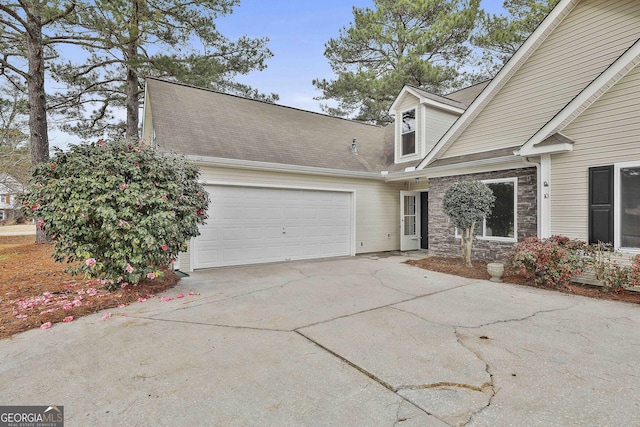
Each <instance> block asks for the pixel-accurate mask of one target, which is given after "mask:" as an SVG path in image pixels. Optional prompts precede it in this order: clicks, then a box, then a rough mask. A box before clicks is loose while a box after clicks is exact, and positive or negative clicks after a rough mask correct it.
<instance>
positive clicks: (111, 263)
mask: <svg viewBox="0 0 640 427" xmlns="http://www.w3.org/2000/svg"><path fill="white" fill-rule="evenodd" d="M198 175H199V172H198V170H197V168H196V167H195V166H194V165H191V164H189V163H187V162H186V160H185V159H184V158H183V157H180V156H177V155H174V154H163V153H159V152H157V151H156V150H155V149H154V148H153V147H151V146H149V145H147V144H145V143H144V142H143V141H120V142H109V143H105V142H103V141H99V142H97V143H90V144H81V145H76V146H72V147H71V149H70V150H69V151H67V152H63V151H61V150H56V151H55V154H54V155H53V157H52V158H51V160H50V161H49V162H46V163H42V164H40V165H38V166H37V168H36V169H35V171H34V173H33V177H32V180H31V183H30V187H29V189H28V192H27V193H26V194H25V196H24V197H23V199H22V200H23V203H22V204H23V206H22V209H23V212H25V214H26V215H28V216H30V217H34V218H35V217H37V218H39V221H38V227H41V228H43V229H44V230H45V231H46V232H47V234H48V236H49V237H50V238H51V240H52V242H53V244H54V248H55V251H54V258H55V259H56V261H59V262H62V261H66V262H69V263H73V264H72V265H71V266H70V267H69V268H68V269H67V270H68V271H69V272H70V273H72V274H80V273H83V274H84V275H85V276H87V277H95V278H99V279H100V280H102V283H103V284H104V285H105V287H107V288H108V289H111V290H113V289H115V288H117V287H124V286H126V285H127V284H136V283H138V281H139V280H140V279H142V278H144V277H146V278H148V279H153V278H155V277H157V276H158V275H159V274H161V273H160V271H161V269H162V268H163V267H166V266H168V265H169V264H170V263H171V262H173V260H174V259H175V258H176V257H177V256H178V253H179V252H181V251H184V250H185V249H186V242H187V241H188V240H189V239H190V238H191V237H195V236H197V235H199V231H198V224H203V223H204V221H205V219H206V218H207V214H206V211H207V208H208V205H209V196H208V194H207V193H206V192H205V190H204V188H203V186H202V185H201V184H200V183H199V182H198Z"/></svg>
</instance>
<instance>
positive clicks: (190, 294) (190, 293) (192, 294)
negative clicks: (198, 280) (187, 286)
mask: <svg viewBox="0 0 640 427" xmlns="http://www.w3.org/2000/svg"><path fill="white" fill-rule="evenodd" d="M187 295H189V296H190V297H192V296H194V295H195V294H194V293H193V292H189V293H188V294H187Z"/></svg>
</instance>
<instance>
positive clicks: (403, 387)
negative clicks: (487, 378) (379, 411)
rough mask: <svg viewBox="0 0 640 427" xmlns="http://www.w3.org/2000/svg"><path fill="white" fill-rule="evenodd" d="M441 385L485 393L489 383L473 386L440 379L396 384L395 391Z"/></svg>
mask: <svg viewBox="0 0 640 427" xmlns="http://www.w3.org/2000/svg"><path fill="white" fill-rule="evenodd" d="M463 347H464V346H463ZM465 348H466V347H465ZM481 360H482V359H481ZM443 387H455V388H464V389H467V390H473V391H479V392H482V393H486V390H487V388H490V387H491V383H489V382H485V383H484V384H482V385H481V386H475V385H471V384H462V383H454V382H448V381H440V382H437V383H433V384H421V385H401V386H398V387H397V388H396V391H402V390H425V389H431V388H443Z"/></svg>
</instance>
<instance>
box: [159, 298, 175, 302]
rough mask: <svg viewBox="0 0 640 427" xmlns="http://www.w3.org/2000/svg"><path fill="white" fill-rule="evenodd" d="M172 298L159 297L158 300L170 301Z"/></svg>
mask: <svg viewBox="0 0 640 427" xmlns="http://www.w3.org/2000/svg"><path fill="white" fill-rule="evenodd" d="M172 299H173V298H171V297H160V302H167V301H171V300H172Z"/></svg>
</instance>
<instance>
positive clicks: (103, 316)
mask: <svg viewBox="0 0 640 427" xmlns="http://www.w3.org/2000/svg"><path fill="white" fill-rule="evenodd" d="M110 318H111V312H110V311H108V312H106V313H105V314H103V315H102V320H107V319H110Z"/></svg>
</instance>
